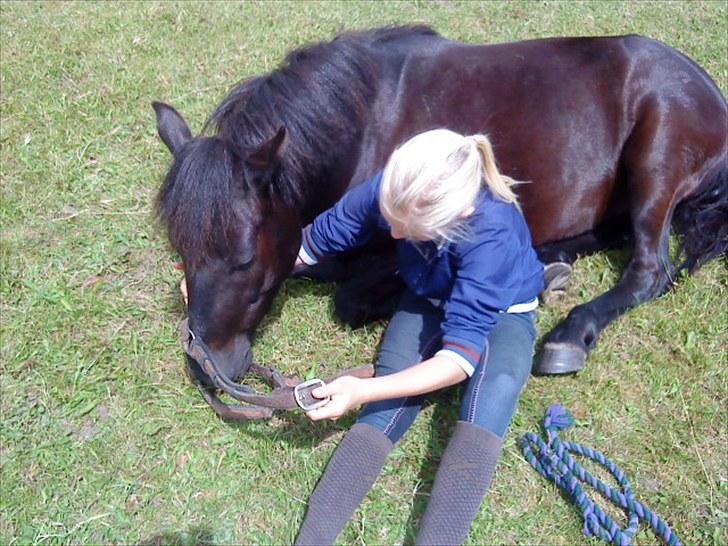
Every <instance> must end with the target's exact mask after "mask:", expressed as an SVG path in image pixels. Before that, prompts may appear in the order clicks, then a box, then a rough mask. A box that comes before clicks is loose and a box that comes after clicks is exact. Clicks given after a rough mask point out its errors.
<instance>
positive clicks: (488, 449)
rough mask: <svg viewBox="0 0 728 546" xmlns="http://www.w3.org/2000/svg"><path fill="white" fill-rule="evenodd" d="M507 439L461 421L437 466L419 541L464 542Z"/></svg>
mask: <svg viewBox="0 0 728 546" xmlns="http://www.w3.org/2000/svg"><path fill="white" fill-rule="evenodd" d="M502 446H503V440H502V439H501V438H499V437H498V436H496V435H495V434H493V433H492V432H490V431H489V430H487V429H485V428H482V427H479V426H478V425H473V424H471V423H467V422H465V421H458V423H457V425H456V427H455V433H454V434H453V435H452V438H451V439H450V443H448V444H447V448H446V449H445V453H443V455H442V460H441V461H440V467H439V468H438V469H437V476H436V477H435V485H434V486H433V487H432V494H431V495H430V502H429V503H428V504H427V510H426V511H425V515H424V516H423V517H422V521H421V522H420V531H419V533H418V534H417V540H416V541H415V543H416V544H423V545H424V544H432V545H437V546H444V545H450V544H462V543H463V542H464V541H465V538H466V537H467V536H468V531H469V530H470V525H471V524H472V522H473V519H474V518H475V516H476V515H477V513H478V508H480V503H481V502H482V501H483V497H484V496H485V492H486V491H487V490H488V487H489V486H490V480H491V478H492V477H493V471H494V470H495V464H496V461H497V460H498V456H499V455H500V452H501V447H502Z"/></svg>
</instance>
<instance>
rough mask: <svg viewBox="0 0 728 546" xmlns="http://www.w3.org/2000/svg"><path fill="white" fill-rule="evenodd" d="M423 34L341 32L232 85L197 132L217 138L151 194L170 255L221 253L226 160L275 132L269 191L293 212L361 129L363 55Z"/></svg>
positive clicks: (194, 150) (368, 74) (227, 191)
mask: <svg viewBox="0 0 728 546" xmlns="http://www.w3.org/2000/svg"><path fill="white" fill-rule="evenodd" d="M427 35H436V33H435V32H434V31H433V30H432V29H430V28H428V27H424V26H415V27H392V28H389V27H388V28H383V29H377V30H372V31H366V32H354V33H347V34H342V35H340V36H338V37H337V38H335V39H334V40H332V41H329V42H321V43H317V44H314V45H312V46H308V47H304V48H301V49H297V50H295V51H292V52H291V53H289V54H288V55H287V56H286V58H285V60H284V61H283V63H282V65H281V66H280V67H279V68H278V69H276V70H274V71H272V72H271V73H269V74H267V75H263V76H257V77H253V78H250V79H248V80H245V81H243V82H242V83H240V84H239V85H237V86H236V87H235V88H234V89H233V90H232V91H230V93H229V94H228V96H227V97H226V98H225V99H224V100H223V101H222V103H221V104H220V105H219V106H218V107H217V108H216V109H215V111H214V112H213V113H212V115H211V116H210V118H209V119H208V120H207V122H206V124H205V128H204V129H203V134H204V133H208V132H209V129H210V128H214V129H216V131H217V133H216V134H215V135H212V136H209V137H205V138H201V139H196V140H195V141H194V143H193V144H190V145H189V146H188V147H187V148H185V150H183V153H182V154H180V155H181V156H182V157H179V158H176V161H175V165H174V167H173V168H172V170H171V171H170V172H169V174H168V175H167V178H166V180H165V183H164V184H163V186H162V189H161V190H160V193H159V196H158V199H157V210H158V213H159V216H160V217H161V218H162V220H163V221H165V223H166V224H167V228H168V231H169V239H170V242H171V243H172V245H173V246H174V248H176V249H177V250H178V251H179V252H180V253H181V254H182V255H184V256H185V258H186V259H187V260H190V261H196V260H199V259H202V258H204V256H206V255H208V254H209V253H210V252H211V251H215V250H222V247H225V246H227V241H229V240H231V239H230V238H231V237H234V236H235V235H236V234H235V233H234V226H235V225H236V224H237V223H239V222H236V219H237V217H236V213H235V211H233V209H232V206H231V203H232V198H231V197H232V194H231V192H232V191H233V190H234V188H235V187H236V185H239V184H241V183H242V182H241V181H240V180H234V173H235V169H234V157H235V156H236V155H238V156H241V157H245V156H246V152H247V151H251V150H253V149H254V148H255V147H256V146H257V145H259V144H260V143H262V142H264V141H266V140H267V139H269V138H271V137H272V136H273V135H274V134H275V133H276V131H277V130H278V129H279V128H280V127H282V126H284V127H285V128H286V130H287V133H288V144H287V147H286V151H285V154H284V157H283V162H282V165H281V166H280V168H279V170H278V172H277V176H276V177H275V180H274V181H273V183H272V184H271V186H270V188H269V191H271V192H273V193H274V194H275V195H276V196H277V197H278V198H282V199H284V200H286V201H287V202H289V203H291V204H294V205H298V206H300V205H301V204H302V203H303V202H304V201H305V200H306V197H307V194H308V193H309V192H311V191H313V190H315V188H314V187H313V184H314V183H315V181H317V180H325V179H326V178H325V176H326V170H327V169H328V168H330V167H331V165H333V164H334V162H335V160H336V159H337V154H338V151H340V150H341V149H342V147H345V146H347V145H353V143H354V142H355V140H356V139H357V138H358V137H359V132H360V130H361V128H362V127H363V126H364V124H365V118H366V116H367V113H368V110H369V107H370V105H371V103H372V101H373V99H374V97H375V94H376V88H375V82H376V81H377V79H378V78H377V77H376V74H377V73H378V71H379V69H380V67H379V66H378V63H377V61H376V59H375V58H374V56H373V55H372V48H375V47H377V46H380V45H381V46H383V47H384V48H385V50H387V49H388V48H389V47H390V45H391V42H393V41H396V40H399V39H403V38H407V37H416V36H427ZM188 148H189V149H188ZM246 183H247V181H246ZM243 191H248V192H251V191H254V189H253V188H249V187H248V188H243Z"/></svg>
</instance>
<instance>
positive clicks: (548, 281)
mask: <svg viewBox="0 0 728 546" xmlns="http://www.w3.org/2000/svg"><path fill="white" fill-rule="evenodd" d="M572 271H573V269H572V267H571V265H570V264H567V263H566V262H551V263H550V264H546V265H545V266H544V268H543V277H544V283H545V285H546V287H545V288H544V289H543V293H544V294H548V293H550V292H556V291H557V290H565V289H566V285H568V284H569V278H570V277H571V272H572Z"/></svg>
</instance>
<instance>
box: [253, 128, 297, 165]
mask: <svg viewBox="0 0 728 546" xmlns="http://www.w3.org/2000/svg"><path fill="white" fill-rule="evenodd" d="M287 145H288V132H287V131H286V128H285V127H283V126H281V127H280V128H279V129H278V131H276V134H275V136H273V137H272V138H270V139H268V140H266V141H265V142H264V143H263V144H261V145H260V146H258V147H257V148H256V149H255V150H254V151H253V153H251V154H250V155H249V156H248V157H247V159H246V160H245V162H246V163H247V164H248V165H249V166H250V167H252V168H253V169H256V170H258V171H269V170H270V169H272V168H273V167H275V166H276V165H278V163H279V162H280V160H281V158H282V157H283V154H284V152H285V151H286V146H287Z"/></svg>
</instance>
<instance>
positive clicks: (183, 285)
mask: <svg viewBox="0 0 728 546" xmlns="http://www.w3.org/2000/svg"><path fill="white" fill-rule="evenodd" d="M174 268H175V269H176V270H177V271H182V272H183V273H184V270H185V266H184V264H183V263H182V262H177V263H175V264H174ZM179 291H180V292H182V299H183V300H184V301H185V305H187V299H188V298H187V279H186V278H185V277H182V281H181V282H180V283H179Z"/></svg>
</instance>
